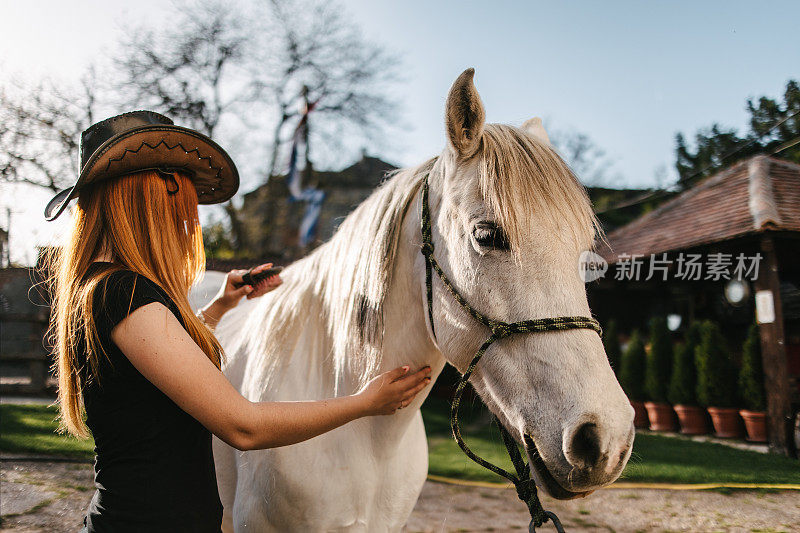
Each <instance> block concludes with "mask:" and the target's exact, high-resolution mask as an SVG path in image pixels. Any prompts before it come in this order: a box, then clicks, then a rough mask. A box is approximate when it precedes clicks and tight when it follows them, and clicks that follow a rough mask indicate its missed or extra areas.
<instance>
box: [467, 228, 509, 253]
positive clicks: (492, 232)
mask: <svg viewBox="0 0 800 533" xmlns="http://www.w3.org/2000/svg"><path fill="white" fill-rule="evenodd" d="M472 236H473V237H475V242H477V243H478V245H480V246H482V247H484V248H494V249H495V250H508V249H509V244H508V238H507V237H506V234H505V232H503V229H502V228H500V227H499V226H497V225H496V224H495V223H494V222H478V223H477V224H475V228H474V229H473V230H472Z"/></svg>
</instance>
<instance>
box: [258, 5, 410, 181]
mask: <svg viewBox="0 0 800 533" xmlns="http://www.w3.org/2000/svg"><path fill="white" fill-rule="evenodd" d="M268 6H269V9H270V13H271V17H269V18H268V19H267V20H269V21H271V23H270V25H269V26H268V28H269V30H268V31H265V32H261V33H260V35H262V38H264V37H266V38H267V39H268V40H269V42H268V43H267V42H264V46H262V47H260V49H261V50H263V51H265V52H266V54H265V55H263V58H264V61H263V64H265V65H268V70H267V71H266V73H265V74H266V75H265V76H264V77H263V78H262V81H261V82H260V83H261V84H262V85H261V89H262V90H263V91H265V92H266V94H267V95H268V96H269V100H268V101H269V102H270V103H271V104H272V105H273V106H274V108H275V116H276V120H275V122H274V130H273V135H272V150H271V153H270V157H269V164H268V168H267V176H268V177H269V176H272V175H273V174H275V173H276V172H277V166H278V158H279V154H280V151H281V148H282V147H283V146H284V145H285V143H286V142H287V141H289V140H290V139H291V131H290V132H287V131H286V129H287V126H291V125H292V124H293V123H295V122H296V121H297V120H299V118H300V115H301V114H302V112H303V108H304V102H305V100H306V99H307V100H308V101H309V102H312V104H315V107H314V111H313V117H314V119H313V120H314V128H313V129H312V136H313V137H317V138H318V139H319V138H322V139H324V141H325V142H326V143H336V142H337V140H340V139H341V138H342V135H341V133H342V131H348V130H349V131H350V132H353V133H360V134H361V135H364V136H372V137H375V136H379V135H380V134H381V133H382V132H383V130H384V128H385V126H386V125H387V124H388V123H389V122H391V120H392V119H393V118H394V115H395V113H396V110H397V107H396V104H395V103H394V102H393V101H392V100H391V99H390V98H389V96H388V95H387V86H388V85H389V84H390V83H392V82H394V81H397V67H398V66H399V60H398V58H397V57H396V56H394V55H392V54H390V53H388V52H387V51H386V50H384V49H383V48H381V47H380V46H377V45H375V44H373V43H371V42H369V41H368V40H367V39H365V38H364V36H363V34H362V32H361V31H360V29H359V28H358V27H357V26H356V25H354V24H353V23H352V22H351V21H350V20H348V19H347V18H346V13H345V11H344V10H343V9H342V7H341V5H339V4H338V3H337V2H330V1H328V2H326V1H321V0H302V1H289V0H269V2H268ZM287 133H289V135H287ZM312 144H314V142H313V140H312Z"/></svg>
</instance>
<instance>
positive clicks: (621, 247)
mask: <svg viewBox="0 0 800 533" xmlns="http://www.w3.org/2000/svg"><path fill="white" fill-rule="evenodd" d="M765 230H781V231H797V232H800V165H797V164H794V163H791V162H789V161H784V160H781V159H775V158H771V157H767V156H763V155H759V156H755V157H752V158H750V159H746V160H744V161H741V162H739V163H737V164H735V165H733V166H732V167H730V168H728V169H727V170H724V171H722V172H720V173H718V174H714V175H713V176H710V177H708V178H706V179H705V180H703V181H701V182H700V183H698V184H697V185H695V186H694V187H692V188H691V189H688V190H686V191H684V192H682V193H681V194H679V195H677V196H676V197H674V198H672V199H671V200H668V201H667V202H665V203H664V204H662V205H660V206H659V207H657V208H656V209H654V210H653V211H651V212H649V213H647V214H645V215H643V216H641V217H640V218H638V219H636V220H634V221H633V222H631V223H630V224H627V225H625V226H623V227H621V228H618V229H616V230H614V231H612V232H611V233H610V234H609V235H608V236H607V241H608V243H609V245H610V246H611V249H609V248H608V247H606V246H603V247H602V248H601V250H600V253H601V255H603V256H604V257H605V258H606V259H607V260H608V261H610V262H614V261H616V259H617V257H618V255H619V254H642V255H645V256H647V255H650V254H654V253H661V252H669V251H673V250H682V249H687V248H692V247H695V246H699V245H703V244H709V243H712V242H720V241H725V240H729V239H733V238H735V237H740V236H743V235H747V234H753V233H759V232H762V231H765Z"/></svg>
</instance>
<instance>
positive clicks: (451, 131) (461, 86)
mask: <svg viewBox="0 0 800 533" xmlns="http://www.w3.org/2000/svg"><path fill="white" fill-rule="evenodd" d="M474 75H475V69H473V68H468V69H467V70H465V71H464V72H462V73H461V75H460V76H459V77H458V79H457V80H456V81H455V82H454V83H453V86H452V87H451V88H450V93H449V94H448V95H447V109H446V111H445V129H446V130H447V138H448V140H449V141H450V145H451V146H452V147H453V149H454V150H455V151H456V153H457V154H458V155H459V157H461V158H462V159H467V158H469V157H471V156H472V155H474V154H475V152H476V151H477V150H478V147H479V146H480V143H481V136H482V135H483V123H484V120H485V118H486V113H485V112H484V111H483V103H482V102H481V97H480V96H479V95H478V90H477V89H476V88H475V84H474V83H472V78H473V76H474Z"/></svg>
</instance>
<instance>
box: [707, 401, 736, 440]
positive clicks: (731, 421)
mask: <svg viewBox="0 0 800 533" xmlns="http://www.w3.org/2000/svg"><path fill="white" fill-rule="evenodd" d="M708 414H710V415H711V423H712V424H714V434H715V435H716V436H717V437H722V438H725V439H740V438H742V437H743V436H744V428H743V427H742V419H741V418H740V417H739V410H738V409H732V408H729V407H709V408H708Z"/></svg>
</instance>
